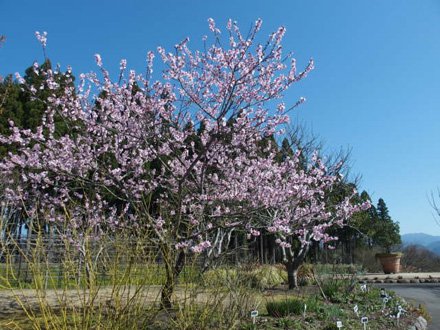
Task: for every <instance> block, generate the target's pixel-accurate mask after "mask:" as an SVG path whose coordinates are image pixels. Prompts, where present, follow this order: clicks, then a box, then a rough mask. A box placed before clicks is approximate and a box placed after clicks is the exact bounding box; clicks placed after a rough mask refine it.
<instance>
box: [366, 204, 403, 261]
mask: <svg viewBox="0 0 440 330" xmlns="http://www.w3.org/2000/svg"><path fill="white" fill-rule="evenodd" d="M376 210H377V213H376V218H375V221H374V224H373V231H374V233H373V242H374V244H376V245H378V246H380V247H382V248H383V249H385V251H386V252H387V253H390V252H391V248H392V247H393V246H394V245H397V244H401V243H402V240H401V238H400V226H399V223H398V222H394V221H393V219H392V218H391V216H390V215H389V212H388V207H387V205H386V203H385V201H384V200H383V199H382V198H379V201H378V203H377V208H376Z"/></svg>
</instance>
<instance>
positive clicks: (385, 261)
mask: <svg viewBox="0 0 440 330" xmlns="http://www.w3.org/2000/svg"><path fill="white" fill-rule="evenodd" d="M400 258H402V253H378V254H376V259H378V260H379V261H380V263H381V265H382V269H383V272H384V273H385V274H390V273H394V274H397V273H399V272H400Z"/></svg>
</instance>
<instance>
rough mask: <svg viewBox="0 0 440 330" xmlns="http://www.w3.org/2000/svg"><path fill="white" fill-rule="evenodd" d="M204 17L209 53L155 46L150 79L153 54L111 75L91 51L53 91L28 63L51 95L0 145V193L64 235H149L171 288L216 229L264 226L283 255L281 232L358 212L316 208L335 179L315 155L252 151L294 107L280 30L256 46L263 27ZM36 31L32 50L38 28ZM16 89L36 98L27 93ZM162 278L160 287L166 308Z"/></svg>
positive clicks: (53, 81) (323, 204)
mask: <svg viewBox="0 0 440 330" xmlns="http://www.w3.org/2000/svg"><path fill="white" fill-rule="evenodd" d="M208 21H209V29H210V31H211V32H212V35H213V41H212V44H211V45H210V46H209V47H208V46H207V44H208V39H207V38H206V37H205V38H204V41H205V49H204V51H192V50H190V49H189V47H188V43H189V40H188V39H185V40H184V41H182V42H181V43H179V44H177V45H176V46H175V49H174V52H172V53H171V52H166V51H165V50H164V49H163V48H160V47H159V48H158V50H157V53H156V54H159V57H160V59H161V60H162V62H163V64H164V65H165V69H164V70H163V72H162V78H161V79H160V80H158V81H154V80H153V76H154V75H153V61H154V59H155V56H156V55H155V53H153V52H149V53H148V56H147V70H146V74H145V75H142V74H138V73H136V72H135V71H133V70H127V68H126V66H127V62H126V61H125V60H121V63H120V74H119V77H118V79H117V81H113V80H112V79H111V76H110V73H109V72H108V71H107V70H106V69H105V68H104V65H103V61H102V58H101V56H100V55H99V54H96V55H95V59H96V63H97V66H98V68H99V70H98V73H89V74H81V75H80V76H79V78H80V83H79V85H78V86H77V87H75V86H74V85H73V84H72V83H69V79H70V78H71V75H72V73H71V69H70V68H69V69H68V70H67V72H65V73H62V75H63V81H64V82H65V83H64V85H63V88H62V89H61V92H60V83H59V81H60V80H59V79H58V78H57V77H59V75H60V74H61V73H60V72H58V71H54V70H52V69H51V68H44V69H43V68H41V67H39V66H38V65H37V64H35V65H34V70H35V73H36V74H38V75H40V76H43V77H44V83H43V84H42V86H40V87H39V88H40V89H41V88H44V89H45V90H47V91H48V92H49V97H48V98H47V100H44V102H45V103H46V110H45V112H44V115H43V119H42V124H41V126H39V127H38V128H37V129H36V130H34V131H32V130H25V129H19V128H17V127H16V126H15V125H14V123H13V122H11V123H10V125H11V134H10V135H9V136H1V137H0V143H2V144H13V145H15V146H17V149H16V150H17V152H14V153H9V155H8V156H7V157H5V158H4V159H2V161H1V163H0V171H1V174H2V175H3V176H4V177H5V178H7V184H8V187H7V189H6V190H5V197H6V198H7V199H8V200H9V201H10V202H13V203H16V205H19V206H20V207H22V208H23V209H24V210H25V211H26V212H27V213H28V215H29V217H33V218H37V217H38V218H40V219H44V221H48V222H49V223H52V224H54V225H57V224H62V225H63V226H60V227H63V228H67V231H68V233H71V234H72V233H74V232H81V233H85V232H87V233H89V234H94V235H99V234H101V233H103V232H107V231H108V230H122V229H148V231H150V232H151V233H150V236H149V237H150V239H151V241H152V242H153V243H154V244H156V245H157V246H158V247H159V248H160V249H161V251H162V254H163V255H164V256H165V257H166V258H169V259H170V260H169V261H170V262H167V263H166V264H167V267H171V266H169V265H172V264H174V266H173V267H174V269H173V268H172V267H171V268H170V269H167V275H169V276H170V281H172V280H174V278H175V277H176V276H178V273H179V272H180V271H179V269H181V267H182V255H184V254H185V253H190V252H194V253H200V252H203V251H205V250H210V249H213V248H215V233H216V232H218V230H229V229H231V228H241V229H243V230H246V231H247V232H248V233H249V234H250V235H255V236H256V235H259V233H260V232H259V230H261V229H265V230H268V231H269V232H273V233H277V235H279V239H278V240H277V242H278V243H279V245H280V246H282V247H283V248H284V249H289V248H291V246H290V244H291V243H289V237H293V236H294V237H298V238H299V239H300V241H301V244H302V246H304V247H305V246H307V245H308V244H309V243H310V241H311V240H330V239H332V237H329V236H328V235H327V234H326V229H327V228H328V227H330V226H332V225H334V224H337V225H341V226H342V225H343V224H344V221H345V220H346V219H347V218H348V217H350V215H351V214H352V213H353V212H355V211H356V210H358V209H359V207H360V206H354V205H352V203H351V202H350V199H349V198H348V199H346V200H344V201H343V202H341V203H339V204H337V205H330V204H329V203H328V198H327V196H328V195H327V194H328V192H329V191H331V189H332V186H333V185H334V184H336V183H337V182H338V181H339V180H340V177H339V176H335V175H331V174H329V173H328V172H327V171H326V169H325V167H324V166H323V164H322V162H321V160H320V159H319V157H316V158H315V159H314V160H313V162H311V163H310V164H309V165H308V166H307V167H306V168H304V167H303V166H301V162H300V157H299V153H296V154H295V155H292V156H291V157H288V158H287V159H285V160H283V161H281V162H280V161H279V160H277V157H276V153H275V152H273V151H271V150H270V149H267V150H265V152H263V153H262V152H261V151H262V150H261V143H260V142H261V141H262V140H263V139H264V138H266V137H268V136H271V135H273V134H276V133H282V124H283V123H285V122H287V121H288V119H289V118H288V111H290V110H291V109H293V108H294V107H296V106H297V105H299V104H300V103H302V102H303V101H304V99H303V98H301V99H299V100H298V102H296V103H295V104H293V105H292V106H290V107H289V106H286V105H285V104H284V103H283V102H282V97H283V94H284V92H285V91H286V90H287V89H288V88H289V87H290V86H292V85H293V84H295V83H296V82H298V81H300V80H301V79H302V78H304V77H306V76H307V74H308V73H309V72H310V71H311V70H312V69H313V61H310V62H309V64H308V65H307V66H306V68H305V69H304V70H303V71H301V72H298V71H297V69H296V62H295V59H293V58H292V56H291V54H284V53H283V49H282V46H281V41H282V38H283V36H284V33H285V29H284V28H283V27H281V28H279V29H278V30H277V31H276V32H275V33H273V34H271V35H270V36H269V38H268V40H267V41H266V42H265V43H262V44H260V43H258V42H257V39H256V36H257V33H258V31H259V30H260V27H261V20H257V21H256V22H255V25H254V26H253V28H252V29H251V31H250V33H249V34H248V35H246V36H244V35H242V34H241V32H240V30H239V28H238V27H237V25H236V24H235V23H234V22H232V21H228V24H227V27H226V34H227V38H222V34H221V31H220V30H219V29H218V28H217V27H216V25H215V22H214V21H213V20H212V19H209V20H208ZM36 35H37V38H38V40H39V41H40V42H41V44H42V46H43V49H44V48H45V46H46V37H47V35H46V33H42V34H40V33H37V34H36ZM225 39H226V41H225ZM222 42H226V43H227V45H223V44H222ZM18 79H20V77H19V76H18ZM22 83H23V85H22V87H23V88H26V89H28V90H29V91H30V92H31V93H34V95H35V97H37V90H36V87H35V86H32V85H28V84H26V83H25V82H24V81H23V82H22ZM59 123H63V130H59V128H58V125H59ZM66 127H67V129H66ZM66 224H67V227H66V226H65V225H66ZM165 257H164V258H165ZM289 258H290V259H292V258H294V254H292V253H291V254H288V258H287V259H289ZM171 283H172V282H171ZM171 283H170V285H169V287H168V288H165V289H164V291H166V292H165V294H164V297H165V298H164V299H165V300H166V299H168V302H169V298H170V295H171V293H172V284H171Z"/></svg>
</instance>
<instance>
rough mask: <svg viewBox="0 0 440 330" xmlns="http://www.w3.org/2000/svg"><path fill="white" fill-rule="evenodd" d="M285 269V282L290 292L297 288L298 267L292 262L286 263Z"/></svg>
mask: <svg viewBox="0 0 440 330" xmlns="http://www.w3.org/2000/svg"><path fill="white" fill-rule="evenodd" d="M286 268H287V282H288V284H289V290H292V289H294V288H297V287H298V268H299V265H298V266H297V267H295V264H294V262H293V261H292V262H289V261H288V262H287V263H286Z"/></svg>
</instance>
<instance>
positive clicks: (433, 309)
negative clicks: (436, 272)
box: [376, 283, 440, 330]
mask: <svg viewBox="0 0 440 330" xmlns="http://www.w3.org/2000/svg"><path fill="white" fill-rule="evenodd" d="M376 285H377V286H380V287H384V288H386V289H389V290H393V291H394V292H396V293H397V294H398V295H399V296H401V297H403V298H405V299H406V300H408V301H411V302H413V303H415V304H417V305H418V304H425V305H426V308H427V309H428V311H429V313H430V314H431V316H432V323H431V324H429V325H428V329H430V330H431V329H432V330H440V284H438V283H436V284H417V285H413V284H376Z"/></svg>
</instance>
